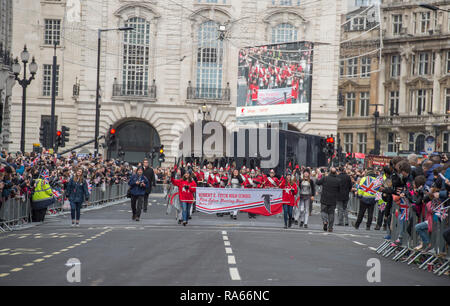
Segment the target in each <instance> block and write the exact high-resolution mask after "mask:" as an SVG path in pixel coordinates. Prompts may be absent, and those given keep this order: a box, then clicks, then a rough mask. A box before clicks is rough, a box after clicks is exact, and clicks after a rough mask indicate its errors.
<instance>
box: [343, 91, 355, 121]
mask: <svg viewBox="0 0 450 306" xmlns="http://www.w3.org/2000/svg"><path fill="white" fill-rule="evenodd" d="M346 100H347V101H346V103H345V105H346V114H347V117H354V116H355V100H356V99H355V93H354V92H348V93H347V99H346Z"/></svg>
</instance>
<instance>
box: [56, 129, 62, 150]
mask: <svg viewBox="0 0 450 306" xmlns="http://www.w3.org/2000/svg"><path fill="white" fill-rule="evenodd" d="M55 144H56V147H58V148H59V147H63V137H62V132H61V131H56V141H55Z"/></svg>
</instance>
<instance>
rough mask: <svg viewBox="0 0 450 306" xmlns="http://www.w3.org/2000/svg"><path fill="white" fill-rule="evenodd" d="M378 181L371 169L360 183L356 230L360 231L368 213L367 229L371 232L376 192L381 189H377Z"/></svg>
mask: <svg viewBox="0 0 450 306" xmlns="http://www.w3.org/2000/svg"><path fill="white" fill-rule="evenodd" d="M375 180H376V175H375V172H374V171H373V169H371V168H369V169H368V171H367V174H366V176H364V177H363V178H362V179H361V181H360V182H359V186H358V190H357V193H358V198H359V212H358V218H357V219H356V223H355V224H354V226H355V228H356V229H358V228H359V225H360V224H361V222H362V220H363V217H364V214H365V213H366V210H367V211H368V213H367V224H366V229H367V230H370V226H371V225H372V219H373V212H374V209H375V202H376V201H375V196H376V192H377V190H378V189H379V187H378V188H376V187H375V185H374V182H375Z"/></svg>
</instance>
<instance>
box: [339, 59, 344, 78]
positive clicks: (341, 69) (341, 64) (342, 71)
mask: <svg viewBox="0 0 450 306" xmlns="http://www.w3.org/2000/svg"><path fill="white" fill-rule="evenodd" d="M344 65H345V61H340V62H339V76H340V77H343V76H344Z"/></svg>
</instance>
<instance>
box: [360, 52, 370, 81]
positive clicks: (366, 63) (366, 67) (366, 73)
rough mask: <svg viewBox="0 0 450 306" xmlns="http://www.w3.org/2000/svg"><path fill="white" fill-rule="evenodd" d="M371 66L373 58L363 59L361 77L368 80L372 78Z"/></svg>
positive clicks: (365, 57)
mask: <svg viewBox="0 0 450 306" xmlns="http://www.w3.org/2000/svg"><path fill="white" fill-rule="evenodd" d="M370 64H371V58H370V57H367V56H364V57H362V58H361V77H362V78H368V77H370Z"/></svg>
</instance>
